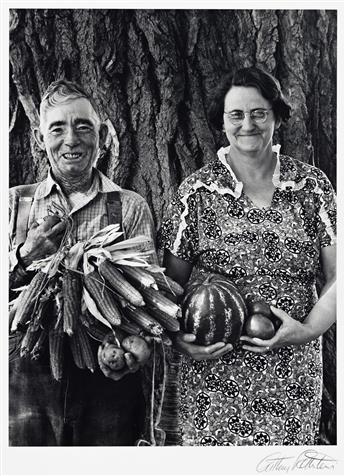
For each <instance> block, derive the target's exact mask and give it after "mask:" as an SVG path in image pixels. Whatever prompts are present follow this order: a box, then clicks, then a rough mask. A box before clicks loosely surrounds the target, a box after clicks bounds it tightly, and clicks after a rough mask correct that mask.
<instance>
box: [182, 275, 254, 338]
mask: <svg viewBox="0 0 345 476" xmlns="http://www.w3.org/2000/svg"><path fill="white" fill-rule="evenodd" d="M246 317H247V308H246V304H245V302H244V300H243V298H242V296H241V294H240V292H239V291H238V289H237V288H236V287H235V286H234V284H233V283H232V282H231V281H229V280H228V279H227V278H225V277H224V276H221V275H219V274H209V275H207V276H206V277H205V275H203V276H200V277H198V278H197V279H196V280H194V281H193V282H192V283H190V284H188V286H187V289H186V294H185V297H184V300H183V303H182V326H181V327H182V328H183V330H184V332H187V333H192V334H195V335H196V340H195V342H194V343H195V344H199V345H210V344H214V343H216V342H221V341H222V342H230V343H234V342H236V341H237V340H238V339H239V337H240V335H241V332H242V327H243V323H244V320H245V318H246Z"/></svg>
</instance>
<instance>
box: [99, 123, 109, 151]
mask: <svg viewBox="0 0 345 476" xmlns="http://www.w3.org/2000/svg"><path fill="white" fill-rule="evenodd" d="M98 135H99V148H100V149H102V147H103V146H104V144H105V141H106V140H107V135H108V126H107V125H106V124H105V123H104V122H102V124H101V125H100V126H99V131H98Z"/></svg>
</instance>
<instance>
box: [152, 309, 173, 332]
mask: <svg viewBox="0 0 345 476" xmlns="http://www.w3.org/2000/svg"><path fill="white" fill-rule="evenodd" d="M146 309H147V312H148V313H149V314H150V316H152V317H154V318H155V319H156V321H157V322H159V323H160V324H161V325H162V326H163V327H164V329H166V330H167V331H170V332H177V331H179V330H180V323H179V321H178V320H177V319H176V318H175V317H171V316H170V315H169V314H166V313H165V312H163V311H160V310H159V309H157V308H156V307H154V306H148V307H147V308H146Z"/></svg>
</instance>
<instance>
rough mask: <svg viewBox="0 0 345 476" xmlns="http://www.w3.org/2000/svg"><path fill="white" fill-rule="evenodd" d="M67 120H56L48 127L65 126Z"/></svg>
mask: <svg viewBox="0 0 345 476" xmlns="http://www.w3.org/2000/svg"><path fill="white" fill-rule="evenodd" d="M64 125H65V122H64V121H55V122H52V123H51V124H49V127H48V129H52V128H53V127H59V126H64Z"/></svg>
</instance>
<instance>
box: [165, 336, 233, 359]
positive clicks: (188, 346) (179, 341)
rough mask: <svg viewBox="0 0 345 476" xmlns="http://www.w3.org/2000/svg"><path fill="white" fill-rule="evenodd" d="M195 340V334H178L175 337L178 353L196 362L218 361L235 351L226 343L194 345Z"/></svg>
mask: <svg viewBox="0 0 345 476" xmlns="http://www.w3.org/2000/svg"><path fill="white" fill-rule="evenodd" d="M195 339H196V336H195V335H194V334H184V333H183V332H177V333H176V335H175V337H174V344H175V347H176V349H177V350H178V351H180V352H181V353H182V354H186V355H189V356H190V357H192V358H193V359H194V360H211V359H218V358H219V357H221V356H222V355H224V354H226V353H228V352H230V351H231V350H232V349H233V346H232V345H231V344H225V343H224V342H217V343H216V344H212V345H197V344H193V342H194V341H195Z"/></svg>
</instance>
